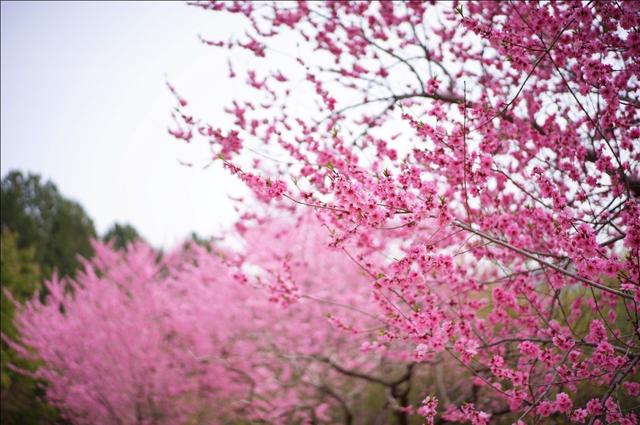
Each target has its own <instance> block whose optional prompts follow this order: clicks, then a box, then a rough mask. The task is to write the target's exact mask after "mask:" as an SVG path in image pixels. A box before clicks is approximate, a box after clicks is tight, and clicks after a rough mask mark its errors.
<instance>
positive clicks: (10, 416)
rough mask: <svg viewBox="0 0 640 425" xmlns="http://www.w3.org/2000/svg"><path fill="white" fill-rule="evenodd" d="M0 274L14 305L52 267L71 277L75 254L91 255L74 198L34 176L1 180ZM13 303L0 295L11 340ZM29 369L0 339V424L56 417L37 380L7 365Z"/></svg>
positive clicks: (86, 222)
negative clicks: (0, 344)
mask: <svg viewBox="0 0 640 425" xmlns="http://www.w3.org/2000/svg"><path fill="white" fill-rule="evenodd" d="M1 186H2V191H1V198H0V202H1V205H2V215H1V221H0V224H1V226H0V228H1V229H2V274H1V276H0V281H1V283H2V289H3V291H7V292H8V293H10V294H11V296H12V297H13V298H14V299H15V300H16V301H17V302H19V303H22V302H24V301H26V300H27V299H29V298H31V297H32V296H33V294H34V293H35V292H36V290H37V289H40V282H41V281H42V280H43V279H47V278H49V277H51V275H52V273H53V272H54V271H56V270H57V272H58V273H59V274H60V275H69V276H73V274H74V273H75V271H76V269H77V268H78V267H79V266H80V263H79V261H78V256H79V255H80V256H83V257H90V256H91V255H92V254H93V249H92V247H91V239H92V238H94V237H95V236H96V232H95V229H94V226H93V222H92V221H91V219H90V218H89V216H87V214H86V213H85V211H84V209H83V208H82V207H81V206H80V205H79V204H78V203H76V202H73V201H71V200H69V199H66V198H65V197H64V196H62V195H61V194H60V192H59V191H58V189H57V187H56V186H55V184H53V183H51V182H44V181H43V180H42V178H41V177H40V176H39V175H36V174H28V175H24V174H23V173H21V172H19V171H12V172H10V173H9V174H7V175H6V176H5V177H4V178H3V179H2V185H1ZM14 314H15V306H14V304H13V302H12V301H11V300H10V298H9V297H8V296H6V295H5V294H3V296H2V319H1V325H2V333H3V334H4V335H6V336H7V337H8V338H10V339H12V340H16V339H17V337H18V335H17V331H16V329H15V326H14V324H13V317H14ZM9 364H12V365H14V366H16V367H18V368H20V369H23V370H26V371H34V370H35V369H36V364H35V362H33V361H30V360H26V359H23V358H21V357H20V356H18V355H17V353H16V352H15V351H13V350H11V349H10V348H9V347H8V346H7V344H6V343H5V342H4V341H3V342H2V362H1V400H2V415H1V418H2V423H3V424H16V425H17V424H49V423H54V422H56V421H57V420H58V419H57V418H58V415H57V412H56V410H55V409H53V408H52V407H50V406H48V405H47V404H46V403H44V401H43V396H44V391H43V388H42V385H44V383H43V382H38V381H37V380H35V379H33V378H30V377H28V376H25V375H24V374H19V373H17V372H15V371H14V370H12V369H9V368H8V365H9Z"/></svg>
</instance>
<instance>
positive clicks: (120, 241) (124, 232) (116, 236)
mask: <svg viewBox="0 0 640 425" xmlns="http://www.w3.org/2000/svg"><path fill="white" fill-rule="evenodd" d="M102 240H103V241H105V242H111V243H113V247H114V248H116V249H120V250H122V249H125V248H126V246H127V244H128V243H130V242H135V241H139V240H142V237H141V236H140V234H139V233H138V231H137V230H136V229H135V228H134V227H133V226H131V225H130V224H120V223H114V225H113V226H111V227H110V228H109V230H107V233H105V235H104V236H103V237H102Z"/></svg>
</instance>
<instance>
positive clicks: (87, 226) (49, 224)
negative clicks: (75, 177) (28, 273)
mask: <svg viewBox="0 0 640 425" xmlns="http://www.w3.org/2000/svg"><path fill="white" fill-rule="evenodd" d="M1 202H2V219H1V227H2V229H6V230H10V231H12V232H14V233H15V234H16V235H17V245H18V248H26V247H33V248H34V250H35V254H34V255H35V261H36V262H37V263H38V264H39V265H40V267H41V272H42V275H43V277H44V278H48V277H50V276H51V273H53V271H54V270H58V272H59V273H60V274H61V275H70V276H72V275H73V274H74V272H75V270H76V268H77V267H78V266H79V265H80V263H79V261H78V255H81V256H83V257H90V256H91V255H92V254H93V249H92V247H91V239H92V238H95V236H96V232H95V228H94V226H93V222H92V220H91V219H90V218H89V216H88V215H87V214H86V213H85V211H84V209H83V208H82V206H80V204H78V203H77V202H74V201H71V200H69V199H67V198H65V197H64V196H62V195H61V194H60V192H59V191H58V188H57V187H56V185H55V184H53V183H52V182H50V181H47V182H43V181H42V178H41V177H40V176H39V175H37V174H31V173H30V174H28V175H26V176H25V175H24V174H22V173H21V172H20V171H12V172H10V173H9V174H7V175H6V176H5V177H4V178H3V179H2V195H1Z"/></svg>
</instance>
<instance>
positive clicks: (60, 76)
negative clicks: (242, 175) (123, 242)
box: [1, 2, 243, 247]
mask: <svg viewBox="0 0 640 425" xmlns="http://www.w3.org/2000/svg"><path fill="white" fill-rule="evenodd" d="M222 18H223V17H222V16H219V15H217V14H213V13H207V12H205V11H203V10H201V9H198V8H194V7H188V6H186V5H185V4H183V3H179V2H158V3H152V2H139V3H134V2H112V3H111V2H95V3H84V2H66V3H53V2H36V3H27V2H15V3H14V2H2V5H1V20H2V22H1V24H2V27H1V28H2V30H1V31H2V33H1V72H2V74H1V75H2V77H1V81H2V87H1V146H2V152H1V153H2V159H1V172H2V175H3V176H4V175H5V174H6V173H7V172H8V171H9V170H13V169H20V170H22V171H32V172H36V173H40V174H42V175H43V176H44V177H45V178H50V179H52V180H53V182H54V183H56V184H57V185H58V188H59V189H60V191H61V192H62V193H63V194H64V195H65V196H67V197H70V198H72V199H75V200H77V201H78V202H80V203H81V204H82V205H83V206H84V208H85V209H86V211H87V213H88V214H89V215H90V216H91V217H92V218H93V220H94V222H95V224H96V227H97V230H98V232H99V233H103V232H104V231H105V230H106V229H107V228H108V227H109V226H110V225H111V224H112V223H113V222H114V221H120V222H129V223H131V224H132V225H133V226H135V227H136V228H137V229H138V231H140V232H141V234H142V235H143V236H144V237H145V238H146V239H147V240H148V241H150V242H151V243H152V244H154V245H156V246H164V247H168V246H171V245H173V244H174V243H175V242H177V241H178V240H180V239H182V238H183V237H185V236H186V235H188V234H189V233H190V232H191V231H192V230H194V231H196V232H198V233H199V234H201V235H209V234H211V233H214V232H216V231H218V230H221V229H222V228H223V226H224V225H228V224H229V223H230V222H231V221H232V220H233V217H234V212H233V209H232V206H231V203H230V202H229V201H228V200H227V197H226V194H227V193H228V194H231V195H238V194H239V193H243V192H242V190H243V188H242V186H241V185H240V184H238V183H237V181H236V179H235V178H234V177H231V176H228V175H227V173H226V172H225V171H224V170H222V169H221V168H220V167H210V168H208V169H206V170H204V169H202V167H200V166H194V167H192V168H188V167H184V166H181V165H180V164H179V162H178V161H179V160H184V161H192V162H195V163H196V164H200V165H204V164H205V163H206V161H207V159H208V155H207V150H206V147H204V146H203V147H202V148H203V149H200V150H198V149H197V147H196V148H194V147H193V146H185V144H184V143H180V142H177V141H175V140H174V139H173V138H172V137H171V136H170V135H169V134H168V133H167V126H168V125H169V124H170V123H171V119H170V111H171V108H172V107H173V105H174V99H173V98H172V96H171V95H170V94H169V92H168V90H167V89H166V87H165V76H168V78H169V80H170V81H171V82H172V83H173V84H174V85H175V86H176V87H177V88H178V90H179V92H180V93H181V94H182V95H183V96H184V97H186V98H187V99H189V100H190V103H191V105H193V106H194V107H196V108H197V110H198V111H205V114H206V118H207V120H208V121H209V122H211V123H214V124H215V123H216V121H220V120H226V119H227V118H226V115H224V114H222V113H221V111H222V107H223V105H226V104H228V101H229V100H230V99H231V98H233V97H234V93H235V91H236V90H241V86H242V85H243V83H242V81H241V80H239V79H236V80H231V81H229V80H228V79H227V58H226V56H225V55H226V53H225V52H224V50H221V49H216V48H212V47H207V46H205V45H203V44H201V43H200V42H199V41H198V38H197V34H198V33H201V34H203V36H205V37H206V38H207V37H208V38H210V39H219V38H223V35H226V34H229V33H230V32H233V25H234V21H233V20H230V19H229V18H228V17H227V18H225V19H222ZM221 126H222V125H221Z"/></svg>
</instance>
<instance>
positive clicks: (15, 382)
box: [0, 230, 56, 425]
mask: <svg viewBox="0 0 640 425" xmlns="http://www.w3.org/2000/svg"><path fill="white" fill-rule="evenodd" d="M17 239H18V238H17V235H16V234H14V233H12V232H10V231H7V230H5V231H3V232H2V238H1V239H0V279H1V283H2V289H3V291H7V292H8V293H10V294H11V295H10V296H11V298H13V299H14V300H15V301H17V302H24V301H25V300H26V299H28V298H30V297H31V296H32V295H33V293H34V292H35V291H36V290H37V289H38V288H39V286H40V283H39V282H40V276H41V274H40V267H39V266H38V263H37V262H36V259H35V249H34V248H24V249H20V248H18V245H17ZM0 314H1V316H0V317H1V319H0V327H1V329H0V330H1V331H2V333H3V334H4V335H5V336H6V337H7V338H10V339H12V340H16V339H17V330H16V328H15V326H14V324H13V317H14V314H15V306H14V303H13V302H12V300H11V299H10V297H9V296H7V294H3V296H2V303H1V312H0ZM1 351H2V353H1V354H2V357H1V361H0V376H1V379H0V381H1V382H0V400H1V401H2V409H1V410H0V412H1V414H0V418H1V422H2V423H3V424H16V425H17V424H45V423H51V422H53V421H54V420H55V418H56V411H55V409H53V408H51V407H50V406H47V405H46V404H45V403H44V402H43V401H42V397H43V395H44V392H43V390H42V388H41V385H39V383H38V382H37V381H36V380H34V379H32V378H30V377H28V376H25V375H23V374H19V373H17V372H15V371H14V370H11V369H9V368H8V367H7V366H8V365H9V364H13V365H16V366H17V367H19V368H21V369H25V370H31V371H33V370H35V367H36V365H35V364H34V362H32V361H28V360H25V359H22V358H20V357H19V356H18V355H17V354H16V353H15V352H14V351H13V350H11V349H10V348H9V346H8V345H7V344H6V343H5V341H2V344H1Z"/></svg>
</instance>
